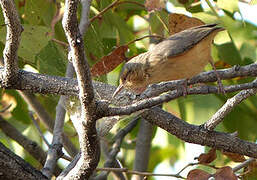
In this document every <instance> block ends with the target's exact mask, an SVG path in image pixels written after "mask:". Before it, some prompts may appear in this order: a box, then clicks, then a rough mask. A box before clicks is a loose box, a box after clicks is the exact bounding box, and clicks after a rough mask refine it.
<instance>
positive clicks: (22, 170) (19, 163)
mask: <svg viewBox="0 0 257 180" xmlns="http://www.w3.org/2000/svg"><path fill="white" fill-rule="evenodd" d="M0 157H1V158H0V174H1V179H6V180H11V179H26V180H30V179H31V180H35V179H41V180H44V179H47V178H46V177H45V176H44V175H42V174H41V172H40V171H38V170H36V169H35V168H33V167H32V166H31V165H30V164H28V163H27V162H25V161H24V160H23V159H22V158H20V157H19V156H17V155H15V154H14V153H13V152H11V151H10V150H9V149H8V148H6V147H5V146H4V145H3V144H2V143H0Z"/></svg>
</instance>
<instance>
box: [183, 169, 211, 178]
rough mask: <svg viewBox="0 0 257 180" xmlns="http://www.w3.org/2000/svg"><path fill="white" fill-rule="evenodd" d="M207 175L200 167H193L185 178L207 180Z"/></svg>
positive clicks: (208, 175)
mask: <svg viewBox="0 0 257 180" xmlns="http://www.w3.org/2000/svg"><path fill="white" fill-rule="evenodd" d="M209 177H210V174H209V173H207V172H205V171H203V170H200V169H193V170H191V171H189V173H188V174H187V180H208V178H209Z"/></svg>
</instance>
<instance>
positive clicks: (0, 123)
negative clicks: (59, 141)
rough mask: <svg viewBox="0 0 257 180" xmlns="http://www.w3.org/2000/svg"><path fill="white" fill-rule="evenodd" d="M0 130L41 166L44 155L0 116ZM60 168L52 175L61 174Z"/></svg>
mask: <svg viewBox="0 0 257 180" xmlns="http://www.w3.org/2000/svg"><path fill="white" fill-rule="evenodd" d="M0 129H1V130H2V131H3V132H4V133H5V134H6V135H7V136H8V137H10V138H11V139H13V140H15V141H16V142H17V143H18V144H19V145H21V146H22V147H23V148H24V149H25V150H26V151H27V152H28V153H29V154H30V155H31V156H33V157H34V158H35V159H36V160H37V161H38V162H39V163H40V164H41V165H42V166H43V165H44V163H45V160H46V153H45V151H43V149H41V147H40V146H39V145H38V144H37V143H36V142H34V141H31V140H30V139H28V138H27V137H26V136H23V135H22V134H21V133H20V132H19V131H18V130H17V129H16V128H15V127H13V126H12V125H11V124H9V123H8V122H7V121H6V120H4V119H3V118H2V117H1V116H0ZM61 171H62V170H61V169H60V167H56V168H55V169H54V174H55V175H56V176H57V175H59V174H60V173H61Z"/></svg>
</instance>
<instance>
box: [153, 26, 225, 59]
mask: <svg viewBox="0 0 257 180" xmlns="http://www.w3.org/2000/svg"><path fill="white" fill-rule="evenodd" d="M222 30H224V29H223V28H222V27H219V26H217V24H207V25H202V26H197V27H193V28H190V29H187V30H184V31H181V32H179V33H176V34H174V35H172V36H170V37H169V38H167V39H165V40H164V41H162V42H160V43H159V44H157V45H155V47H154V48H153V50H152V51H151V56H162V57H166V58H169V57H173V56H177V55H180V54H182V53H184V52H186V51H188V50H189V49H191V48H192V47H194V46H195V45H196V44H197V43H199V42H200V41H201V40H203V39H204V38H205V37H207V36H208V35H210V34H211V33H212V32H216V31H222Z"/></svg>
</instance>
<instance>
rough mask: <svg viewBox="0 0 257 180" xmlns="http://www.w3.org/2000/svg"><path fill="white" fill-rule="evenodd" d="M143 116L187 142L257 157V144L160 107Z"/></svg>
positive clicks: (148, 111) (144, 113) (146, 112)
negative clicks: (175, 114) (208, 127)
mask: <svg viewBox="0 0 257 180" xmlns="http://www.w3.org/2000/svg"><path fill="white" fill-rule="evenodd" d="M142 117H143V118H145V119H146V120H147V121H148V122H150V123H152V124H155V125H157V126H159V127H161V128H162V129H164V130H166V131H167V132H169V133H170V134H173V135H175V136H176V137H178V138H179V139H181V140H183V141H185V142H189V143H194V144H200V145H203V146H209V147H214V148H216V149H220V150H223V151H228V152H233V153H238V154H242V155H246V156H250V157H254V158H256V157H257V144H255V143H251V142H247V141H244V140H241V139H239V138H237V137H235V136H232V135H231V134H227V133H223V132H217V131H208V130H206V129H205V128H202V127H201V126H196V125H191V124H188V123H187V122H185V121H183V120H181V119H179V118H177V117H176V116H174V115H172V114H170V113H168V112H165V111H163V110H161V109H160V108H151V109H150V110H147V111H145V112H143V113H142Z"/></svg>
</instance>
